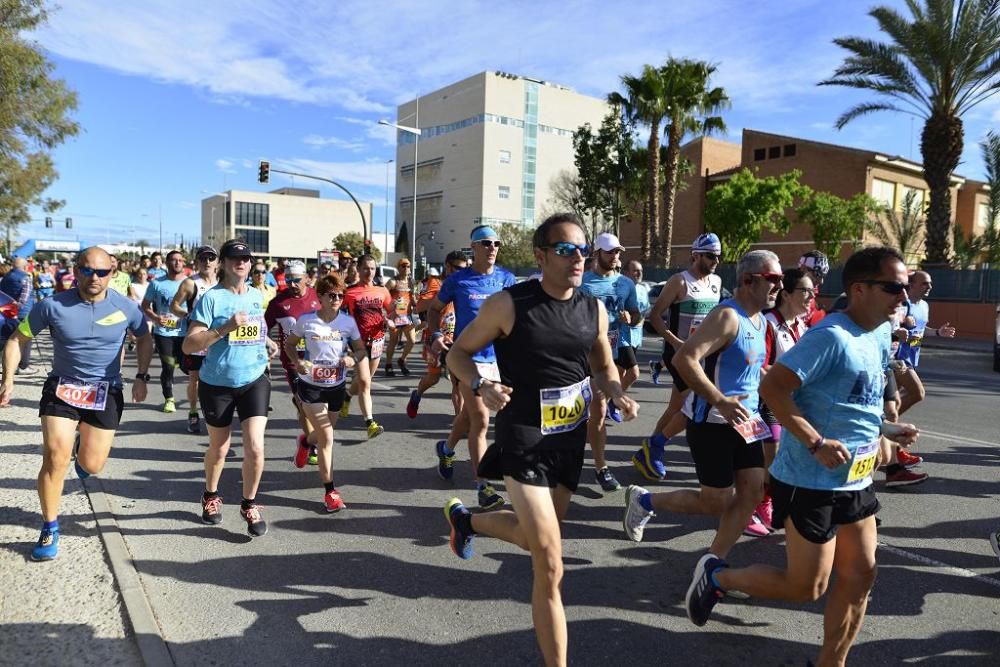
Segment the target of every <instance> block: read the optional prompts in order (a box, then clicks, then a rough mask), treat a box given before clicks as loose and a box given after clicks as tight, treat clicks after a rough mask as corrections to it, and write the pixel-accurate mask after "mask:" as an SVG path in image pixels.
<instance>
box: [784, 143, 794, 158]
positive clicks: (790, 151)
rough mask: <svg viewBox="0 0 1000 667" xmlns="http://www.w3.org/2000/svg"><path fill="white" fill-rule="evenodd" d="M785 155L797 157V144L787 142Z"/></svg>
mask: <svg viewBox="0 0 1000 667" xmlns="http://www.w3.org/2000/svg"><path fill="white" fill-rule="evenodd" d="M784 150H785V157H795V144H785V149H784Z"/></svg>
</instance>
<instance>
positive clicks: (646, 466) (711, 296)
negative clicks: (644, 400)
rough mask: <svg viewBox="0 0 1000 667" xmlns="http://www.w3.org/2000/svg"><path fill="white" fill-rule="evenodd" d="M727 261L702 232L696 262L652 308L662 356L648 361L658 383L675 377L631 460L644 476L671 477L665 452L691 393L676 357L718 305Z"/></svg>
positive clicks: (681, 423) (715, 241) (678, 428)
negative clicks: (723, 264) (649, 431)
mask: <svg viewBox="0 0 1000 667" xmlns="http://www.w3.org/2000/svg"><path fill="white" fill-rule="evenodd" d="M721 260H722V242H721V241H719V237H718V236H716V235H715V234H711V233H710V234H702V235H701V236H699V237H698V238H696V239H695V240H694V243H692V244H691V264H690V266H689V267H688V269H687V270H686V271H682V272H680V273H677V274H674V275H673V276H671V277H670V280H668V281H667V283H666V284H665V285H664V286H663V290H662V291H661V292H660V296H658V297H657V299H656V303H655V304H653V307H652V308H651V309H650V314H649V323H650V324H651V325H652V326H653V329H655V330H656V332H657V333H658V334H660V336H662V337H663V356H662V359H661V361H662V363H661V361H651V362H649V370H650V375H651V377H652V380H653V384H659V378H660V373H661V372H662V370H663V368H664V367H666V369H667V370H668V371H670V376H671V377H672V378H673V388H672V389H671V390H670V401H669V402H668V403H667V408H666V410H664V411H663V414H662V415H661V416H660V419H659V421H657V422H656V427H655V428H654V429H653V434H652V435H651V436H650V437H649V439H648V440H644V441H643V443H642V447H640V449H639V451H637V452H636V453H635V454H634V455H633V456H632V464H633V465H634V466H635V467H636V468H637V469H638V470H639V472H640V473H642V475H643V477H645V478H646V479H649V480H652V481H659V480H662V479H663V478H664V477H666V474H667V468H666V466H664V465H663V453H664V449H665V448H666V446H667V444H668V443H669V442H670V438H672V437H674V436H675V435H677V434H678V433H681V432H682V431H684V429H685V427H686V426H687V417H686V416H685V415H684V413H683V412H681V407H682V406H683V405H684V401H685V400H686V399H687V397H688V395H689V394H690V393H691V392H690V391H689V390H688V385H687V383H686V382H685V381H684V378H682V377H681V376H680V374H678V373H677V370H676V369H675V368H674V365H673V362H672V359H673V356H674V352H676V351H677V350H678V349H679V348H680V346H681V345H683V344H684V341H686V340H687V339H688V337H689V336H690V335H691V334H692V333H693V332H694V331H695V330H696V329H697V328H698V327H699V326H700V325H701V323H702V321H703V320H704V319H705V316H706V315H708V313H709V312H710V311H711V310H712V309H713V308H715V307H716V306H717V305H719V301H720V299H721V298H722V291H723V290H722V278H720V277H719V276H717V275H716V274H715V271H716V269H717V268H718V267H719V262H720V261H721Z"/></svg>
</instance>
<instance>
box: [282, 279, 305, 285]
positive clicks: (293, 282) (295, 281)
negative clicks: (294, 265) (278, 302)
mask: <svg viewBox="0 0 1000 667" xmlns="http://www.w3.org/2000/svg"><path fill="white" fill-rule="evenodd" d="M300 282H302V278H285V284H286V285H298V284H299V283H300Z"/></svg>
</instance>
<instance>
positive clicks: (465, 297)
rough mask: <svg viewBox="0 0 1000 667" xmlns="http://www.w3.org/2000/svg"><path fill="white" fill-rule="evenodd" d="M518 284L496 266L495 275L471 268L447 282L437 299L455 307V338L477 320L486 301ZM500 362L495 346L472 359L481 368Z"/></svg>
mask: <svg viewBox="0 0 1000 667" xmlns="http://www.w3.org/2000/svg"><path fill="white" fill-rule="evenodd" d="M516 284H517V280H516V279H515V278H514V274H513V273H511V272H510V271H508V270H507V269H505V268H503V267H501V266H494V267H493V273H479V272H478V271H476V270H475V269H473V268H472V267H471V266H468V267H466V268H464V269H462V270H460V271H456V272H455V273H453V274H451V275H450V276H448V277H447V278H445V280H444V282H443V283H442V284H441V289H440V290H439V291H438V293H437V299H438V300H439V301H440V302H441V303H443V304H445V305H448V304H449V303H454V304H455V338H458V336H459V334H461V333H462V329H464V328H465V327H467V326H469V322H471V321H472V320H474V319H475V317H476V315H477V314H478V313H479V307H480V306H482V305H483V302H484V301H486V299H488V298H490V297H491V296H493V295H494V294H496V293H497V292H499V291H500V290H502V289H503V288H505V287H510V286H511V285H516ZM496 358H497V357H496V354H494V353H493V346H492V345H487V346H486V347H484V348H483V349H481V350H479V352H477V353H476V354H474V355H472V360H473V361H475V362H477V363H481V364H489V363H493V362H495V361H496Z"/></svg>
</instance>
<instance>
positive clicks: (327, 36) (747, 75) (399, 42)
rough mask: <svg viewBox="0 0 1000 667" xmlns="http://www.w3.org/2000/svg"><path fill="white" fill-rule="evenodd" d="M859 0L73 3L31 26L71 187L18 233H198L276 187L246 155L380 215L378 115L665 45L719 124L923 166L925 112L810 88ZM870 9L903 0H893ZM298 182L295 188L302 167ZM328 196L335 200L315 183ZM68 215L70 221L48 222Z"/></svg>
mask: <svg viewBox="0 0 1000 667" xmlns="http://www.w3.org/2000/svg"><path fill="white" fill-rule="evenodd" d="M873 4H874V3H873V2H872V1H871V0H840V1H838V2H829V0H782V1H781V2H764V3H747V2H741V1H740V0H672V1H671V2H669V3H666V2H634V1H628V0H625V1H622V2H616V3H608V2H602V1H594V2H590V1H582V2H576V1H574V0H563V1H561V2H551V1H549V0H535V1H533V2H522V1H520V0H515V1H508V2H503V3H497V2H479V1H475V0H466V2H463V3H451V2H441V1H437V2H435V1H434V0H429V1H425V2H421V3H413V2H393V1H381V2H354V1H353V0H350V1H346V0H338V2H327V1H323V0H299V2H296V3H287V2H277V1H270V0H250V1H247V0H243V1H242V2H235V1H232V0H214V1H212V2H202V3H197V4H196V3H177V2H175V1H173V0H143V2H132V3H124V2H120V1H118V0H73V1H72V2H64V3H62V7H61V8H59V9H57V10H56V11H54V12H53V14H52V16H51V19H50V21H49V23H48V24H47V25H46V26H45V27H44V28H42V29H41V30H39V31H38V32H36V33H34V34H33V35H32V37H33V38H34V39H36V40H37V42H38V43H39V44H40V46H41V47H42V48H43V49H44V50H45V51H46V53H47V54H48V56H49V57H50V59H51V60H52V62H53V64H54V66H55V69H54V75H55V76H57V77H59V78H62V79H64V80H65V81H66V82H67V83H68V85H69V86H70V87H71V88H72V89H74V90H75V91H77V93H78V96H79V109H78V110H77V112H76V113H75V118H76V119H77V120H78V121H79V122H80V124H81V126H82V131H81V133H80V134H79V135H78V136H77V137H75V138H71V139H70V140H69V141H68V142H67V143H65V144H63V145H62V146H60V147H58V148H57V149H56V151H55V154H54V157H55V159H56V164H57V169H58V170H59V173H60V178H59V180H58V181H57V183H56V184H55V185H53V187H52V188H50V190H49V192H48V193H47V195H48V196H50V197H54V198H57V199H64V200H66V202H67V203H66V206H65V208H63V209H62V210H61V211H59V212H58V213H57V214H56V215H55V217H56V220H57V224H56V225H55V228H54V229H53V230H46V229H45V228H44V222H43V220H44V215H45V214H44V213H42V211H41V210H40V209H39V210H34V211H33V214H32V217H33V220H34V222H32V223H30V224H28V225H25V226H24V227H22V228H21V238H22V239H24V238H63V239H73V238H77V237H79V239H80V240H83V241H87V242H100V243H103V242H117V241H130V240H132V241H135V240H139V239H143V240H146V241H148V242H150V243H152V244H155V243H156V242H157V236H158V234H159V229H160V224H161V222H162V229H163V240H164V242H165V243H170V242H172V241H174V240H175V239H176V240H178V241H179V240H180V239H181V237H182V236H183V237H184V239H185V240H190V239H191V237H196V236H198V234H199V230H200V204H199V202H200V200H201V199H202V198H204V197H206V196H208V195H209V194H212V193H215V192H218V191H221V190H226V189H245V190H257V189H261V190H270V189H273V188H275V187H281V186H283V185H290V184H291V181H290V180H289V179H288V177H284V176H281V175H278V174H274V175H272V178H271V184H270V185H268V186H264V185H259V184H258V183H257V166H258V161H259V160H261V159H267V160H270V162H271V164H272V166H273V167H274V168H281V169H285V170H289V171H299V172H305V173H311V174H315V175H317V176H322V177H326V178H331V179H333V180H336V181H338V182H340V183H342V184H344V185H345V186H346V187H347V188H348V189H350V190H351V191H352V192H353V193H354V194H355V196H356V197H357V198H358V199H360V200H363V201H370V202H372V203H373V204H374V216H373V217H374V227H375V231H382V230H383V225H384V221H385V220H386V219H388V225H389V228H390V229H391V228H392V226H393V213H394V211H393V209H392V202H393V198H394V192H393V187H394V178H395V176H394V172H390V177H389V191H388V201H389V202H390V206H389V210H388V211H387V210H386V207H385V204H384V202H385V201H386V165H385V162H386V160H389V159H392V158H394V157H395V133H394V131H393V130H391V129H390V128H386V127H384V126H380V125H378V120H379V119H383V118H384V119H390V120H392V119H394V118H395V112H396V106H397V105H398V104H400V103H401V102H403V101H406V100H408V99H412V98H413V97H414V96H415V95H417V94H420V95H423V94H426V93H429V92H431V91H433V90H436V89H438V88H440V87H442V86H445V85H447V84H450V83H453V82H455V81H458V80H460V79H463V78H465V77H468V76H471V75H473V74H476V73H478V72H482V71H485V70H503V71H507V72H513V73H517V74H521V75H524V76H529V77H532V78H537V79H544V80H547V81H552V82H555V83H558V84H561V85H565V86H569V87H571V88H573V89H575V90H577V91H578V92H581V93H584V94H588V95H593V96H597V97H602V98H603V97H605V96H606V95H607V94H608V93H609V92H611V91H615V90H620V87H619V82H620V77H621V75H623V74H637V73H639V71H640V70H641V67H642V65H643V64H652V65H658V64H660V63H662V62H663V61H664V60H665V59H666V58H667V57H670V56H673V57H685V58H695V59H701V60H706V61H709V62H713V63H715V64H716V65H717V67H718V69H717V71H716V75H715V78H714V79H713V83H714V84H715V85H721V86H723V87H724V88H725V89H726V91H727V92H728V94H729V96H730V98H731V100H732V108H731V109H730V110H728V111H726V112H725V113H724V119H725V122H726V124H727V126H728V135H723V136H722V137H721V138H724V139H728V140H731V141H736V142H738V141H739V139H740V134H741V132H742V129H743V128H752V129H756V130H761V131H765V132H773V133H777V134H786V135H791V136H795V137H799V138H803V139H811V140H815V141H823V142H829V143H836V144H841V145H846V146H853V147H857V148H865V149H871V150H876V151H881V152H884V153H886V154H888V155H901V156H903V157H908V158H912V159H916V160H918V161H919V159H920V154H919V144H920V141H919V140H920V130H921V127H922V121H921V120H920V119H915V120H912V121H911V117H910V116H906V115H900V114H891V113H882V114H875V115H869V116H867V117H863V118H861V119H858V120H855V121H854V122H852V123H851V124H850V125H848V127H847V128H845V129H844V130H840V131H838V130H836V129H835V128H834V126H833V124H834V121H835V120H836V118H837V117H838V116H839V115H840V114H841V113H842V112H843V111H845V110H846V109H848V108H850V107H851V106H853V105H854V104H856V103H858V102H861V101H865V100H868V99H871V98H872V97H873V96H872V95H871V94H867V93H863V92H857V91H852V90H849V89H845V88H839V87H818V86H817V85H816V83H817V82H818V81H820V80H822V79H824V78H827V77H829V76H830V75H831V74H832V73H833V71H834V69H835V68H836V67H837V65H838V64H839V63H840V62H841V61H842V60H843V56H844V53H845V52H844V51H842V50H841V49H840V48H839V47H837V46H836V45H835V44H833V39H834V38H836V37H844V36H861V37H870V38H879V33H878V30H877V26H876V24H875V21H874V20H873V19H872V18H870V17H869V16H868V15H867V12H868V10H869V8H870V7H871V6H872V5H873ZM882 4H887V5H890V6H894V7H898V8H902V7H904V3H903V2H902V0H883V2H882ZM964 120H965V129H966V148H965V152H964V154H963V161H962V164H961V165H960V166H959V168H958V173H960V174H962V175H964V176H967V177H970V178H977V179H982V178H983V166H982V160H981V158H980V155H979V148H978V141H979V140H981V139H982V138H983V137H984V136H985V134H986V131H987V130H988V129H990V128H996V127H997V126H998V125H1000V99H998V98H994V99H993V100H991V101H990V102H988V103H986V104H983V105H981V106H980V107H977V108H976V109H974V110H973V111H972V112H971V113H970V114H969V115H968V116H966V117H965V119H964ZM296 185H300V186H307V187H315V185H311V186H310V185H308V184H306V183H304V182H303V181H302V180H301V179H299V181H298V182H297V183H296ZM321 193H322V196H323V197H324V198H342V197H343V195H342V194H340V193H339V191H336V190H335V189H334V188H332V187H328V186H325V185H324V186H322V187H321ZM65 217H71V218H73V227H74V229H73V230H65V229H64V228H62V225H61V223H62V220H63V218H65Z"/></svg>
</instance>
